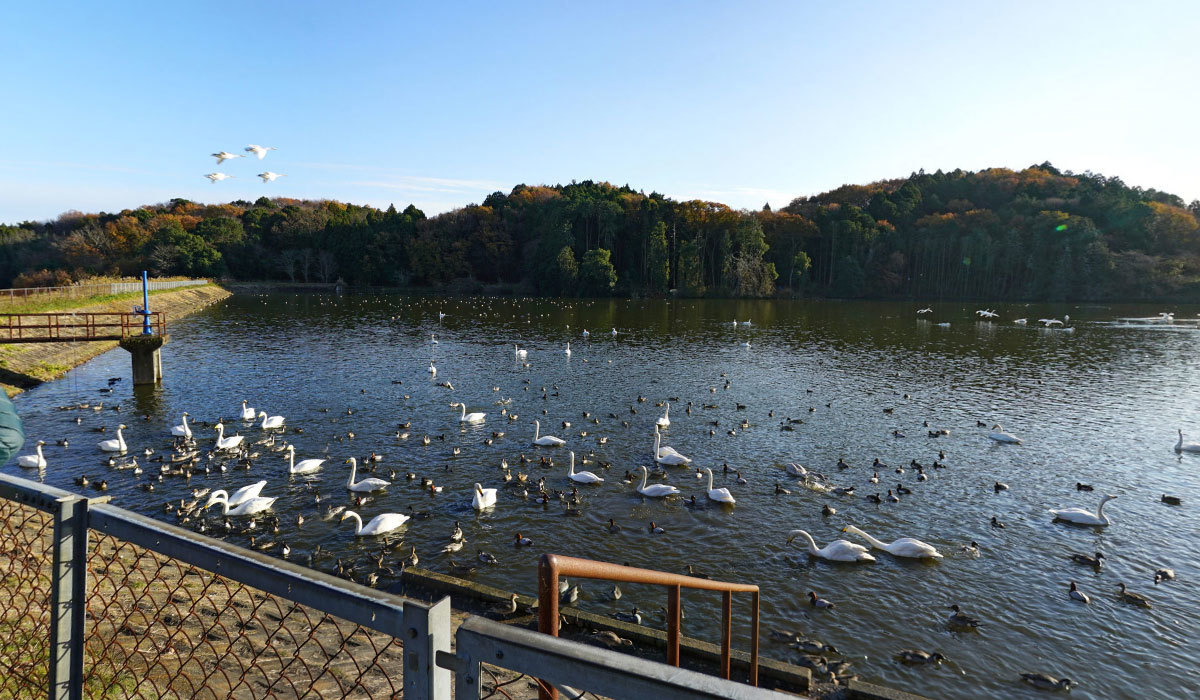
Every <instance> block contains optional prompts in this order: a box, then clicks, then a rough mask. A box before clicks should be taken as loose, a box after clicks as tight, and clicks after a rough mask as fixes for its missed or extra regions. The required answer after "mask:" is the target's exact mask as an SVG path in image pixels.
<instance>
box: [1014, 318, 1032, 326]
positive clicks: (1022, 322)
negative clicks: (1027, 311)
mask: <svg viewBox="0 0 1200 700" xmlns="http://www.w3.org/2000/svg"><path fill="white" fill-rule="evenodd" d="M1013 323H1015V324H1017V325H1018V326H1024V325H1025V324H1026V323H1029V319H1027V318H1018V319H1017V320H1015V321H1013Z"/></svg>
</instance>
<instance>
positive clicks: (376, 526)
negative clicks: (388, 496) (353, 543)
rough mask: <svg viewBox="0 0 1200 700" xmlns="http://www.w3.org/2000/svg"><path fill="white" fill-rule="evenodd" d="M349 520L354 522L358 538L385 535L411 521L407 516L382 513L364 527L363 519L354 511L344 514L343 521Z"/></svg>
mask: <svg viewBox="0 0 1200 700" xmlns="http://www.w3.org/2000/svg"><path fill="white" fill-rule="evenodd" d="M347 518H350V519H352V520H353V521H354V534H355V536H357V537H371V536H372V535H385V534H387V533H389V532H391V531H392V530H398V529H399V528H401V527H404V523H407V522H408V520H409V518H408V516H407V515H401V514H400V513H380V514H379V515H376V516H375V517H374V518H371V522H369V523H367V524H366V525H365V526H364V525H363V521H362V518H360V517H359V515H358V513H355V512H354V511H352V510H348V511H346V512H345V513H342V520H345V519H347Z"/></svg>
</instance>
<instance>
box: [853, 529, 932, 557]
mask: <svg viewBox="0 0 1200 700" xmlns="http://www.w3.org/2000/svg"><path fill="white" fill-rule="evenodd" d="M842 532H852V533H854V534H856V535H858V536H859V537H862V538H863V539H865V540H866V541H867V542H869V543H870V544H871V546H872V547H875V548H876V549H882V550H883V551H885V552H887V553H889V554H892V555H894V556H897V557H910V558H914V559H941V558H942V555H941V553H940V552H938V551H937V549H936V548H934V546H933V545H931V544H926V543H925V542H922V541H921V540H918V539H913V538H912V537H901V538H900V539H897V540H894V541H892V542H890V543H885V542H881V541H879V540H877V539H875V538H874V537H871V536H870V535H868V534H867V533H865V532H863V531H862V530H860V529H858V528H857V527H855V526H853V525H847V526H846V527H844V528H842Z"/></svg>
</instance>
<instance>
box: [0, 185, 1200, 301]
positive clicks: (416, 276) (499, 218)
mask: <svg viewBox="0 0 1200 700" xmlns="http://www.w3.org/2000/svg"><path fill="white" fill-rule="evenodd" d="M143 269H147V270H150V271H151V272H152V273H153V274H157V275H195V276H206V277H221V278H229V279H234V280H281V281H288V282H332V281H334V280H338V279H341V280H343V281H344V282H345V283H347V284H349V285H351V286H388V287H404V288H425V289H431V290H439V291H444V292H448V293H496V294H520V295H534V294H536V295H563V296H611V295H617V296H661V295H667V294H678V295H681V296H728V297H770V296H776V295H784V296H817V297H842V298H859V297H870V298H921V299H936V298H957V299H987V300H997V301H1001V300H1029V301H1036V300H1050V301H1058V300H1079V301H1084V300H1123V301H1137V300H1174V301H1200V201H1192V202H1191V203H1185V202H1184V201H1183V200H1182V199H1181V198H1179V197H1177V196H1175V195H1172V194H1168V193H1165V192H1159V191H1156V190H1153V189H1142V188H1139V187H1132V186H1129V185H1126V184H1125V183H1124V182H1122V181H1121V180H1120V179H1118V178H1115V177H1104V176H1102V175H1098V174H1093V173H1090V172H1089V173H1083V174H1076V173H1071V172H1068V171H1060V170H1058V169H1056V168H1055V167H1054V166H1052V165H1050V164H1049V163H1043V164H1041V165H1036V166H1031V167H1029V168H1025V169H1024V170H1020V171H1015V170H1010V169H1004V168H992V169H987V170H980V171H977V172H970V171H963V170H955V171H953V172H942V171H938V172H935V173H926V172H924V171H921V172H917V173H913V174H912V175H910V176H908V177H906V178H900V179H893V180H882V181H878V182H874V183H871V184H867V185H845V186H842V187H839V188H837V189H834V190H831V191H829V192H825V193H823V194H818V195H815V196H811V197H799V198H797V199H795V200H793V201H792V202H791V203H789V204H788V205H787V206H785V207H782V208H780V209H777V210H772V209H771V208H770V207H769V206H764V207H763V208H762V209H761V210H759V211H745V210H736V209H732V208H730V207H728V206H726V205H724V204H720V203H716V202H707V201H700V200H690V201H676V200H673V199H670V198H668V197H665V196H663V195H662V194H659V193H657V192H651V193H650V194H646V193H645V192H644V191H639V190H634V189H632V188H631V187H629V186H628V185H626V186H616V185H612V184H609V183H607V182H593V181H583V182H572V183H570V184H567V185H555V186H542V185H536V186H529V185H518V186H516V187H514V188H513V189H512V191H511V192H509V193H508V194H505V193H503V192H495V193H493V194H491V195H489V196H488V197H487V198H486V199H484V200H483V202H482V203H479V204H469V205H467V206H464V207H462V208H460V209H455V210H453V211H449V212H446V213H443V214H438V215H436V216H426V215H425V214H424V213H423V212H422V211H420V210H419V209H417V208H416V207H414V206H412V205H409V206H407V207H406V208H404V209H402V210H397V209H396V207H395V206H394V205H393V206H391V207H388V209H386V210H381V209H377V208H374V207H370V206H361V205H356V204H346V203H341V202H336V201H330V200H296V199H287V198H275V199H268V198H266V197H263V198H260V199H258V200H257V201H255V202H247V201H234V202H229V203H228V204H200V203H197V202H191V201H188V200H184V199H173V200H171V201H169V202H166V203H160V204H152V205H146V206H142V207H140V208H137V209H130V210H125V211H121V212H116V213H107V212H100V213H94V214H85V213H81V212H78V211H70V212H67V213H64V214H62V215H61V216H59V217H58V218H57V219H55V220H53V221H46V222H23V223H15V224H8V225H0V283H3V284H5V285H6V286H10V287H13V286H16V287H24V286H52V285H63V284H70V283H72V282H73V281H79V280H83V279H86V278H88V277H91V276H94V275H127V276H128V275H136V274H140V271H141V270H143Z"/></svg>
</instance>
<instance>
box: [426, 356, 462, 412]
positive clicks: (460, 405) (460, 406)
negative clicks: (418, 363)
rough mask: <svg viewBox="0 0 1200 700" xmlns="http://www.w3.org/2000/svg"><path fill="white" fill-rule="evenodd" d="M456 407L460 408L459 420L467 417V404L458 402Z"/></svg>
mask: <svg viewBox="0 0 1200 700" xmlns="http://www.w3.org/2000/svg"><path fill="white" fill-rule="evenodd" d="M429 366H430V367H432V366H433V364H432V363H430V365H429ZM458 407H459V408H461V409H462V415H461V416H459V420H466V419H467V405H466V404H465V403H460V404H459V405H458Z"/></svg>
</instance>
